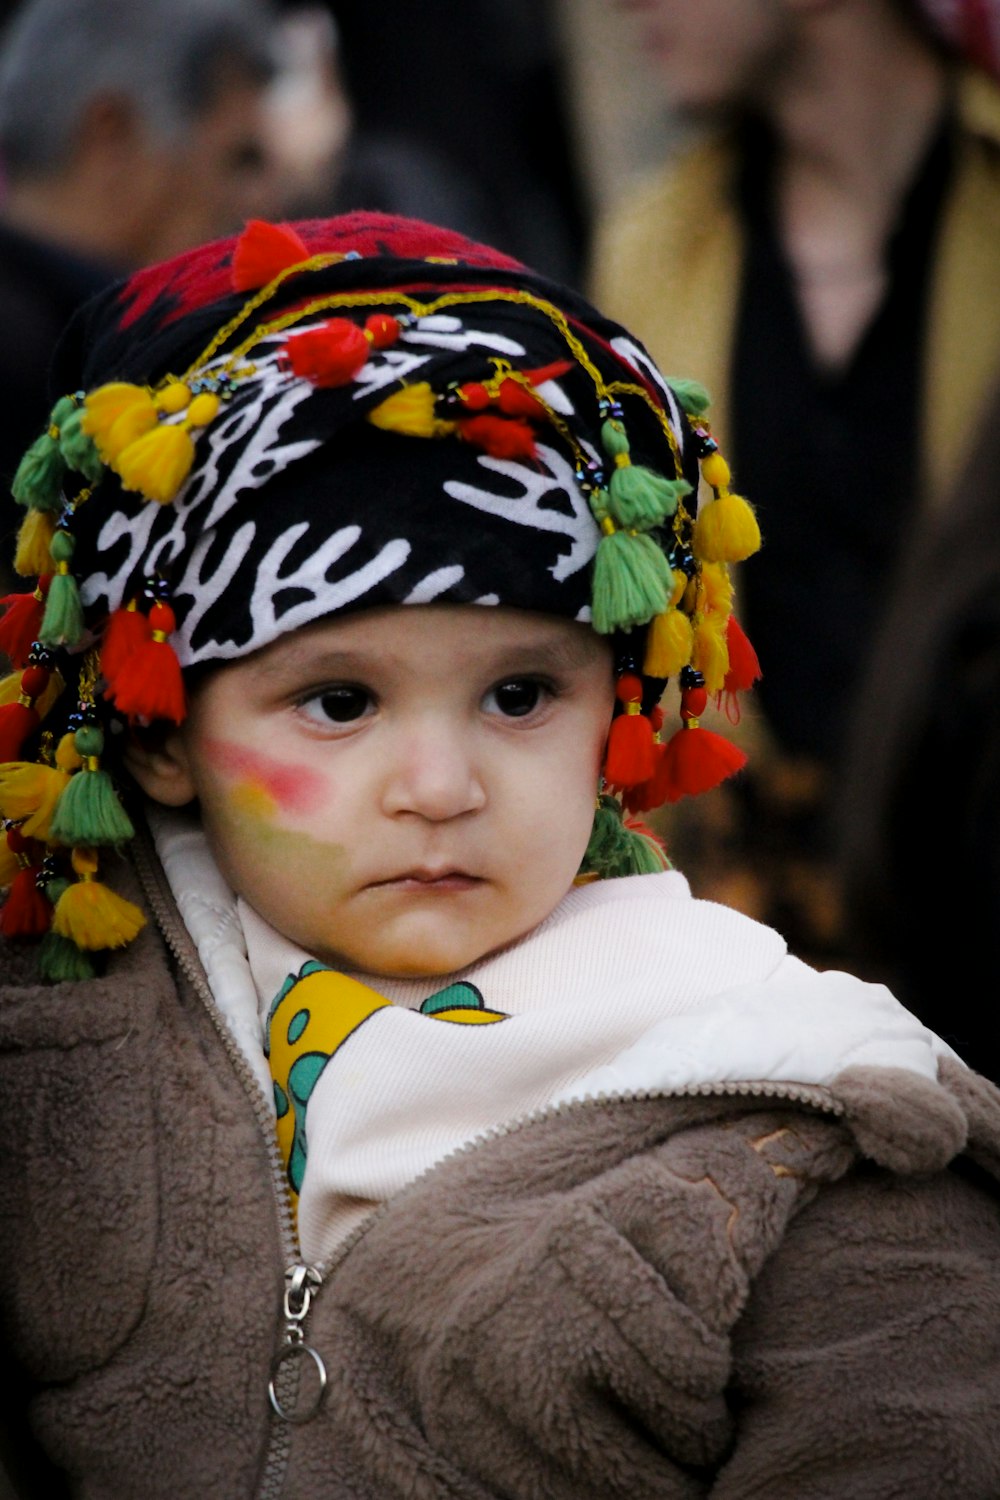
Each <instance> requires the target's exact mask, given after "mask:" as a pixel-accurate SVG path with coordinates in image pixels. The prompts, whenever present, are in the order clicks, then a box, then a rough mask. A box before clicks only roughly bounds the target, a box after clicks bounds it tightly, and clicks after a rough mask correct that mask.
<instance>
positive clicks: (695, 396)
mask: <svg viewBox="0 0 1000 1500" xmlns="http://www.w3.org/2000/svg"><path fill="white" fill-rule="evenodd" d="M667 384H668V385H669V387H670V389H671V390H672V391H673V393H674V395H675V396H676V397H677V399H678V401H679V402H680V404H681V409H682V410H683V411H685V412H686V413H687V415H688V416H689V417H702V416H704V415H705V413H706V412H707V411H708V408H709V407H710V406H711V404H712V398H711V396H710V395H709V394H708V392H707V391H706V389H705V387H704V386H703V385H700V384H699V382H698V381H697V380H684V379H681V378H677V379H674V378H673V376H671V377H670V378H669V379H668V380H667Z"/></svg>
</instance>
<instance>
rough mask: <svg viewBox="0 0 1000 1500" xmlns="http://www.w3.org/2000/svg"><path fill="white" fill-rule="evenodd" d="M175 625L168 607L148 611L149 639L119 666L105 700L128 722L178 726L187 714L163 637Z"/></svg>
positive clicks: (175, 668)
mask: <svg viewBox="0 0 1000 1500" xmlns="http://www.w3.org/2000/svg"><path fill="white" fill-rule="evenodd" d="M175 624H176V621H175V619H174V612H173V610H172V609H171V608H170V605H169V604H154V605H153V607H152V609H151V610H150V611H149V629H150V635H149V639H148V640H147V641H145V642H143V643H142V645H140V646H139V647H137V649H136V650H135V651H133V652H132V654H131V656H129V657H128V659H127V660H126V661H125V662H123V663H122V666H121V668H120V670H119V672H118V676H117V678H116V680H115V683H114V686H113V688H109V690H108V692H107V694H106V696H107V697H108V698H110V700H111V701H112V702H113V703H114V705H115V707H116V708H117V709H118V711H119V713H123V714H125V715H126V716H127V717H128V718H129V719H142V720H144V721H145V722H147V723H152V722H153V721H154V720H156V719H166V720H168V721H169V722H170V723H171V724H180V723H181V722H182V721H183V719H184V716H185V714H186V712H187V705H186V703H185V695H184V679H183V677H182V676H181V667H180V662H179V661H178V660H177V657H176V655H175V653H174V648H173V646H171V644H170V642H169V641H168V640H167V637H168V636H169V635H170V633H171V631H172V630H173V629H174V625H175Z"/></svg>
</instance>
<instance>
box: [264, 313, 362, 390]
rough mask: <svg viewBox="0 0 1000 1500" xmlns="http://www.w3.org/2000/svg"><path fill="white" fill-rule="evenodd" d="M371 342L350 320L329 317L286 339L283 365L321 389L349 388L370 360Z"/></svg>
mask: <svg viewBox="0 0 1000 1500" xmlns="http://www.w3.org/2000/svg"><path fill="white" fill-rule="evenodd" d="M370 349H371V340H370V338H366V337H365V334H364V331H363V330H362V329H361V328H359V327H358V325H357V323H352V322H351V320H350V318H329V319H327V321H326V322H325V323H321V324H320V325H319V327H318V328H307V329H306V330H305V332H304V333H293V334H292V336H291V337H290V338H289V339H287V340H286V342H285V348H284V356H283V363H285V364H287V365H288V366H290V368H291V370H292V372H293V373H294V374H295V375H298V376H300V377H301V378H302V379H303V380H309V381H311V382H312V384H313V385H315V386H317V387H319V389H320V390H326V389H330V388H332V387H334V386H339V385H347V384H348V382H349V381H352V380H353V379H354V377H355V376H356V375H357V374H359V373H360V371H361V370H362V369H363V368H364V366H365V364H366V363H367V360H368V355H369V352H370Z"/></svg>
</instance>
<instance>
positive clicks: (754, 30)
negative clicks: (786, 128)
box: [613, 0, 796, 115]
mask: <svg viewBox="0 0 1000 1500" xmlns="http://www.w3.org/2000/svg"><path fill="white" fill-rule="evenodd" d="M613 3H614V4H615V6H616V8H617V9H618V10H620V11H623V12H625V13H626V14H628V15H629V16H631V17H632V18H633V19H634V21H635V24H636V26H637V30H638V39H639V42H640V45H641V46H642V49H643V52H644V54H645V55H646V56H648V57H651V58H653V59H654V60H655V61H656V63H657V64H658V66H659V70H660V73H661V76H662V78H663V81H664V84H665V87H666V91H667V95H668V98H669V102H670V105H671V107H672V108H673V109H675V110H677V111H678V113H680V114H685V115H702V114H718V113H725V112H726V111H728V110H731V109H733V108H736V107H738V106H741V105H743V104H746V103H749V102H752V101H755V100H758V101H759V100H761V99H762V98H763V99H766V92H767V86H768V83H769V81H770V80H772V79H773V78H774V77H775V76H777V74H778V72H779V71H780V69H781V68H782V66H783V65H784V63H785V60H786V58H787V56H788V55H789V53H790V50H791V46H792V42H793V39H794V17H795V11H796V7H795V6H794V5H790V4H788V3H787V0H613Z"/></svg>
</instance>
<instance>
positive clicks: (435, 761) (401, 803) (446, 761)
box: [383, 730, 486, 823]
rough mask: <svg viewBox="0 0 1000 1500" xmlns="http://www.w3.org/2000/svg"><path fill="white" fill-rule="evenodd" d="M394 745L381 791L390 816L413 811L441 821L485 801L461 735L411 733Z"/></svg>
mask: <svg viewBox="0 0 1000 1500" xmlns="http://www.w3.org/2000/svg"><path fill="white" fill-rule="evenodd" d="M396 750H397V753H396V755H395V757H394V760H393V765H392V767H391V769H390V771H389V774H388V775H387V777H386V781H385V787H384V794H383V810H384V811H385V812H386V813H387V814H389V815H390V816H394V815H395V814H397V813H415V814H417V815H418V816H420V817H422V818H427V819H428V820H429V821H431V822H434V823H439V822H445V821H446V820H447V819H449V818H458V817H461V816H462V815H463V814H464V813H470V812H477V811H478V810H479V809H480V808H482V807H484V806H485V805H486V787H485V784H484V778H483V775H482V772H481V770H480V768H479V766H478V764H477V763H476V761H475V759H474V757H473V755H472V754H471V753H470V752H469V749H468V748H467V747H466V746H465V744H464V743H463V741H462V738H461V736H458V735H456V734H454V733H453V732H449V731H447V730H445V731H437V732H433V731H431V732H428V731H424V732H420V733H416V734H413V735H409V736H407V737H406V738H405V740H404V741H402V742H401V743H400V744H399V745H398V746H397V747H396Z"/></svg>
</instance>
